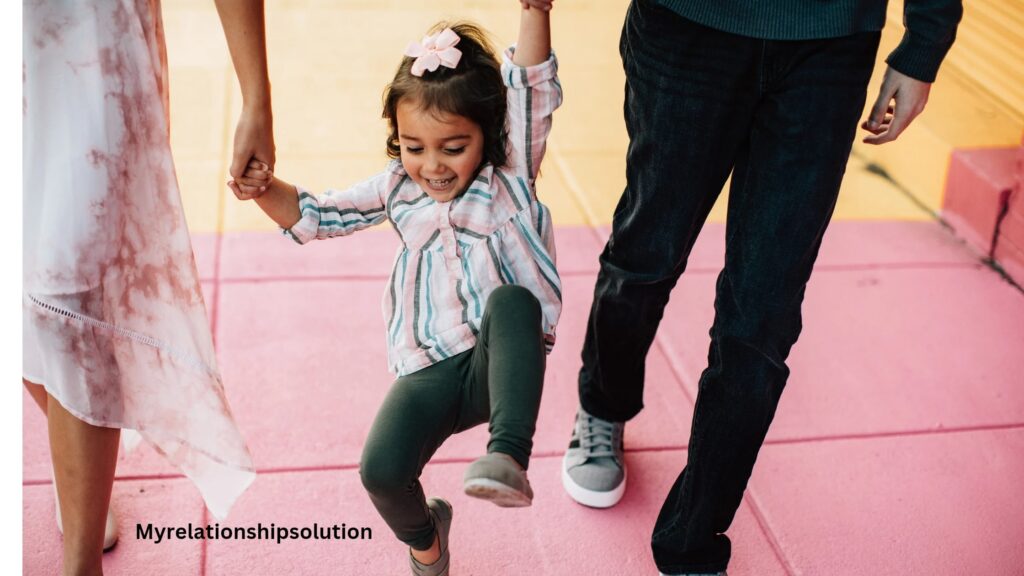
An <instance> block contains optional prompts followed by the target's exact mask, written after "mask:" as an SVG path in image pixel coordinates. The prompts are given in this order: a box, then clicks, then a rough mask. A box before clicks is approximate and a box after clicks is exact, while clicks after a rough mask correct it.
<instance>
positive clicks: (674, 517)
mask: <svg viewBox="0 0 1024 576" xmlns="http://www.w3.org/2000/svg"><path fill="white" fill-rule="evenodd" d="M879 36H880V33H878V32H868V33H861V34H856V35H852V36H847V37H842V38H832V39H825V40H804V41H772V40H759V39H754V38H747V37H742V36H736V35H733V34H728V33H725V32H721V31H717V30H713V29H710V28H707V27H704V26H701V25H698V24H696V23H694V22H691V21H689V20H686V19H684V18H682V17H680V16H678V15H676V14H675V13H674V12H671V11H669V10H667V9H665V8H662V7H660V6H657V5H656V4H654V3H653V2H652V1H651V0H634V1H633V3H632V5H631V6H630V8H629V12H628V14H627V16H626V22H625V26H624V27H623V31H622V38H621V41H620V52H621V55H622V61H623V65H624V67H625V72H626V100H625V116H626V127H627V130H628V132H629V138H630V143H629V151H628V157H627V165H626V180H627V183H626V189H625V191H624V192H623V195H622V198H621V199H620V200H619V204H618V206H617V208H616V210H615V215H614V218H613V224H612V234H611V237H610V238H609V240H608V243H607V245H606V246H605V248H604V251H603V253H602V254H601V259H600V260H601V269H600V273H599V275H598V279H597V285H596V287H595V289H594V302H593V305H592V307H591V311H590V318H589V323H588V327H587V336H586V340H585V342H584V347H583V368H582V370H581V371H580V379H579V389H580V401H581V403H582V405H583V407H584V408H585V409H586V410H587V411H588V412H590V413H591V414H594V415H596V416H598V417H601V418H604V419H607V420H613V421H620V422H621V421H626V420H629V419H630V418H632V417H633V416H635V415H636V414H637V413H638V412H639V411H640V409H641V408H642V407H643V386H644V361H645V357H646V355H647V351H648V349H649V348H650V345H651V342H652V340H653V339H654V335H655V332H656V331H657V328H658V324H659V323H660V321H661V318H662V314H663V311H664V308H665V305H666V304H667V303H668V299H669V294H670V293H671V291H672V288H673V287H674V286H675V284H676V281H677V280H678V279H679V276H680V274H682V273H683V270H684V269H685V268H686V261H687V257H688V256H689V254H690V249H691V248H692V247H693V243H694V240H696V238H697V234H698V233H699V232H700V230H701V227H702V226H703V224H704V221H705V219H706V218H707V215H708V212H709V211H710V210H711V207H712V205H713V204H714V202H715V199H716V198H717V196H718V194H719V191H720V190H721V189H722V187H723V186H724V184H725V181H726V179H727V177H728V176H729V173H730V171H731V172H732V187H731V188H730V192H729V207H728V223H727V225H726V254H725V268H724V269H723V270H722V272H721V274H719V276H718V284H717V293H716V297H715V321H714V325H713V326H712V328H711V348H710V351H709V353H708V367H707V369H705V370H704V373H703V374H702V375H701V378H700V383H699V392H698V395H697V405H696V411H695V413H694V417H693V428H692V430H691V433H690V441H689V450H688V452H687V463H686V467H685V468H684V470H683V471H682V473H681V474H680V475H679V477H678V479H677V480H676V482H675V485H673V486H672V489H671V490H670V492H669V494H668V497H667V499H666V501H665V504H664V506H663V508H662V510H661V514H660V515H659V517H658V520H657V523H656V525H655V528H654V534H653V537H652V547H653V551H654V558H655V561H656V562H657V565H658V567H659V569H661V571H663V572H666V573H680V572H714V571H718V570H724V569H725V568H726V566H727V564H728V562H729V557H730V551H731V548H730V542H729V539H728V537H726V536H725V534H724V532H725V531H726V530H727V529H728V528H729V525H730V524H731V523H732V519H733V517H734V516H735V514H736V510H737V508H738V507H739V505H740V502H741V499H742V497H743V491H744V490H745V489H746V485H747V481H748V479H749V478H750V474H751V471H752V469H753V466H754V461H755V460H756V459H757V454H758V451H759V450H760V447H761V444H762V443H763V441H764V438H765V435H766V433H767V431H768V426H769V425H770V424H771V421H772V418H773V416H774V414H775V408H776V406H777V405H778V401H779V397H780V395H781V393H782V389H783V387H784V385H785V382H786V378H787V376H788V375H789V369H788V368H787V366H786V358H787V356H788V355H789V351H790V348H791V347H792V346H793V344H794V343H795V342H796V340H797V337H798V335H799V334H800V329H801V319H800V306H801V303H802V301H803V298H804V289H805V286H806V285H807V281H808V279H809V277H810V274H811V269H812V268H813V266H814V260H815V258H816V257H817V254H818V248H819V246H820V245H821V240H822V236H823V235H824V233H825V228H826V227H827V226H828V223H829V219H830V218H831V217H832V212H833V209H834V207H835V202H836V196H837V195H838V192H839V185H840V183H841V181H842V178H843V173H844V172H845V169H846V162H847V159H848V158H849V155H850V148H851V146H852V143H853V138H854V136H855V133H856V128H857V124H858V120H859V118H860V116H861V113H862V111H863V108H864V102H865V97H866V89H867V83H868V79H869V78H870V76H871V72H872V69H873V67H874V61H875V53H876V51H877V48H878V40H879Z"/></svg>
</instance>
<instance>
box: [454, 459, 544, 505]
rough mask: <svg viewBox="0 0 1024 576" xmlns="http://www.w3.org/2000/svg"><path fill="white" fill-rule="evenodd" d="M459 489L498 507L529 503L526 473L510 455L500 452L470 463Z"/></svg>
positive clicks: (530, 495)
mask: <svg viewBox="0 0 1024 576" xmlns="http://www.w3.org/2000/svg"><path fill="white" fill-rule="evenodd" d="M462 489H463V491H465V493H466V494H467V495H469V496H472V497H474V498H480V499H482V500H489V501H491V502H494V503H495V504H497V505H498V506H501V507H502V508H521V507H524V506H529V505H530V504H533V489H532V488H530V481H529V480H528V479H527V478H526V471H525V470H523V469H522V468H520V467H519V464H517V463H516V461H515V460H514V459H513V458H512V457H511V456H509V455H508V454H502V453H500V452H491V453H490V454H487V455H486V456H481V457H480V458H477V459H476V460H475V461H473V463H472V464H470V465H469V468H466V474H465V476H463V478H462Z"/></svg>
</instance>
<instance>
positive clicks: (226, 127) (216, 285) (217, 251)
mask: <svg viewBox="0 0 1024 576" xmlns="http://www.w3.org/2000/svg"><path fill="white" fill-rule="evenodd" d="M233 80H234V75H233V74H232V72H231V68H229V67H225V68H224V83H225V90H224V108H223V112H224V120H223V125H222V128H223V130H222V132H221V155H220V165H221V168H223V167H224V166H226V165H227V163H228V160H229V158H230V156H229V155H228V135H229V134H230V133H231V132H230V130H231V98H232V96H231V95H232V94H233V91H232V89H233V85H232V81H233ZM224 200H225V198H224V191H223V190H221V189H220V186H219V185H218V186H217V236H216V237H215V238H214V240H213V242H214V244H213V279H212V281H213V289H212V293H211V297H210V299H211V300H212V304H211V305H210V308H211V310H210V332H211V335H212V338H213V350H214V354H215V355H216V352H217V344H218V338H217V330H218V328H219V324H220V322H219V320H220V306H219V304H220V269H221V254H222V252H223V245H224V218H225V215H224V211H225V209H226V206H225V202H224ZM200 281H202V280H201V279H200Z"/></svg>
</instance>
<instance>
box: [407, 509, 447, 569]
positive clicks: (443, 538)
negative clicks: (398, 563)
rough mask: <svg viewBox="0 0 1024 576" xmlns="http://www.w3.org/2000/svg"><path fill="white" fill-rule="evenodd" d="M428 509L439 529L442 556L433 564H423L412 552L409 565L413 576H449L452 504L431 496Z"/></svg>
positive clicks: (439, 544)
mask: <svg viewBox="0 0 1024 576" xmlns="http://www.w3.org/2000/svg"><path fill="white" fill-rule="evenodd" d="M427 509H428V510H430V517H431V519H432V520H433V521H434V530H436V531H437V543H438V546H439V547H440V548H441V556H440V557H439V558H438V559H437V562H434V563H433V564H421V563H420V562H419V561H418V560H416V559H415V558H413V557H412V552H410V553H409V567H410V568H412V576H448V564H449V562H450V561H451V554H449V553H448V532H449V531H450V530H451V529H452V505H451V504H449V503H448V501H447V500H444V499H441V498H430V499H428V500H427Z"/></svg>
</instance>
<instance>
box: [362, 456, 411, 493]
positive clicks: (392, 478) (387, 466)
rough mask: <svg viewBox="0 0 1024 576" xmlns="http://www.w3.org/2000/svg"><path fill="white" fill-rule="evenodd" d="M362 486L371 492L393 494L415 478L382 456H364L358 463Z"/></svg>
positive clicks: (407, 485)
mask: <svg viewBox="0 0 1024 576" xmlns="http://www.w3.org/2000/svg"><path fill="white" fill-rule="evenodd" d="M359 478H360V480H362V482H363V488H366V491H367V492H369V493H371V494H394V493H398V492H401V491H403V490H405V489H407V488H408V487H409V485H410V484H412V482H413V481H414V480H415V478H411V477H410V475H409V474H406V473H404V471H402V470H400V469H399V467H398V466H395V465H393V464H392V463H390V462H387V461H386V459H384V458H366V457H365V455H364V458H363V461H362V462H361V463H360V464H359Z"/></svg>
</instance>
